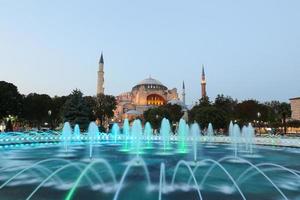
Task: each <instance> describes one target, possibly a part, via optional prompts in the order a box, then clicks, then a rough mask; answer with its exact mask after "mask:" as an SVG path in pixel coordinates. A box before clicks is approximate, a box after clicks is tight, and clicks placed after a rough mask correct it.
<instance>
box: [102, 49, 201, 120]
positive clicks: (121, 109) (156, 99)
mask: <svg viewBox="0 0 300 200" xmlns="http://www.w3.org/2000/svg"><path fill="white" fill-rule="evenodd" d="M99 94H104V59H103V53H101V56H100V60H99V69H98V79H97V95H99ZM201 96H202V97H206V96H207V93H206V77H205V72H204V66H202V76H201ZM185 97H186V93H185V83H184V82H183V83H182V94H181V99H179V97H178V93H177V89H176V88H173V89H168V88H167V87H166V86H165V85H163V84H162V83H161V82H160V81H158V80H156V79H154V78H151V77H149V78H146V79H144V80H142V81H141V82H139V83H138V84H136V85H135V86H134V87H133V88H132V89H131V91H130V92H124V93H122V94H120V95H118V96H116V100H117V108H116V109H115V110H114V120H118V121H120V120H121V121H122V120H124V119H125V118H128V119H134V118H136V117H142V116H143V113H144V111H146V110H147V109H149V108H152V107H157V106H161V105H165V104H168V103H170V104H172V105H174V104H177V105H179V106H181V107H182V110H183V111H184V112H185V115H184V116H183V117H184V118H185V119H186V120H187V110H188V108H189V107H188V106H187V105H186V101H185Z"/></svg>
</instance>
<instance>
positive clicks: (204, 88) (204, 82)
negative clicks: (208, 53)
mask: <svg viewBox="0 0 300 200" xmlns="http://www.w3.org/2000/svg"><path fill="white" fill-rule="evenodd" d="M201 94H202V98H203V97H206V96H207V94H206V77H205V71H204V65H202V78H201Z"/></svg>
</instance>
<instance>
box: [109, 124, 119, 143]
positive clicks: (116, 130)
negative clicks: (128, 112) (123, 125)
mask: <svg viewBox="0 0 300 200" xmlns="http://www.w3.org/2000/svg"><path fill="white" fill-rule="evenodd" d="M111 134H112V137H113V138H114V141H115V143H117V140H118V137H119V135H120V128H119V125H118V124H117V123H114V124H113V126H112V129H111Z"/></svg>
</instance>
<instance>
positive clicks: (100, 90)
mask: <svg viewBox="0 0 300 200" xmlns="http://www.w3.org/2000/svg"><path fill="white" fill-rule="evenodd" d="M98 94H104V59H103V52H101V56H100V60H99V70H98V81H97V95H98Z"/></svg>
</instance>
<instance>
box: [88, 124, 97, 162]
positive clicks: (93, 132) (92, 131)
mask: <svg viewBox="0 0 300 200" xmlns="http://www.w3.org/2000/svg"><path fill="white" fill-rule="evenodd" d="M88 137H89V143H90V154H89V156H90V158H92V156H93V145H94V143H95V141H96V140H97V138H98V137H99V128H98V126H97V125H96V123H95V122H91V123H90V124H89V128H88Z"/></svg>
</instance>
